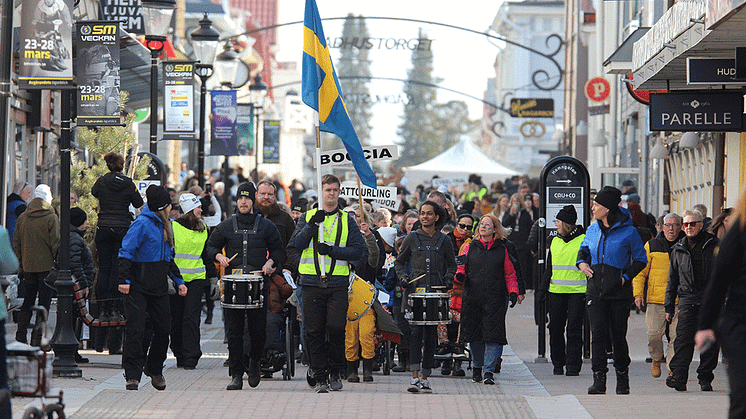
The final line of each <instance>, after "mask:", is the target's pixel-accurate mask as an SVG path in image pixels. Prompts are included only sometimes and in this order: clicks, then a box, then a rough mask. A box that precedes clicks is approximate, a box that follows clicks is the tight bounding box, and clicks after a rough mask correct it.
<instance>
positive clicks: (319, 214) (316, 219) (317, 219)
mask: <svg viewBox="0 0 746 419" xmlns="http://www.w3.org/2000/svg"><path fill="white" fill-rule="evenodd" d="M324 218H326V211H324V210H321V209H320V210H318V211H316V214H314V215H313V217H311V221H310V222H311V223H314V224H316V223H323V222H324Z"/></svg>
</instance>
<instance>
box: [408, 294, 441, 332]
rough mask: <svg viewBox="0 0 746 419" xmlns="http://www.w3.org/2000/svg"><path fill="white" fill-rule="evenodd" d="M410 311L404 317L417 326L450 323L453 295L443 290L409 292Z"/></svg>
mask: <svg viewBox="0 0 746 419" xmlns="http://www.w3.org/2000/svg"><path fill="white" fill-rule="evenodd" d="M407 302H408V303H409V307H410V309H409V311H407V312H406V313H404V318H405V319H407V321H409V324H411V325H415V326H431V325H438V324H449V323H450V322H451V312H450V310H449V307H450V305H451V296H450V295H449V294H446V293H441V292H422V293H415V294H409V296H408V297H407Z"/></svg>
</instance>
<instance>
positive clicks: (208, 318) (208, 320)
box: [205, 308, 212, 324]
mask: <svg viewBox="0 0 746 419" xmlns="http://www.w3.org/2000/svg"><path fill="white" fill-rule="evenodd" d="M205 324H212V310H211V309H209V308H208V309H207V316H206V317H205Z"/></svg>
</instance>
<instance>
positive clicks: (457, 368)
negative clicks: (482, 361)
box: [453, 361, 466, 377]
mask: <svg viewBox="0 0 746 419" xmlns="http://www.w3.org/2000/svg"><path fill="white" fill-rule="evenodd" d="M453 376H454V377H464V376H466V372H465V371H464V370H463V369H462V368H461V361H453Z"/></svg>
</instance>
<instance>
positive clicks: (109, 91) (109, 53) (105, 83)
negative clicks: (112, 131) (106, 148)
mask: <svg viewBox="0 0 746 419" xmlns="http://www.w3.org/2000/svg"><path fill="white" fill-rule="evenodd" d="M76 24H77V36H76V37H75V48H76V49H77V51H78V52H77V58H76V60H75V80H76V82H77V84H78V118H77V120H76V123H77V125H78V126H101V125H119V124H121V123H122V121H121V110H120V107H119V102H120V96H119V85H120V78H119V25H117V24H116V22H113V23H112V22H109V21H87V22H76Z"/></svg>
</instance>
